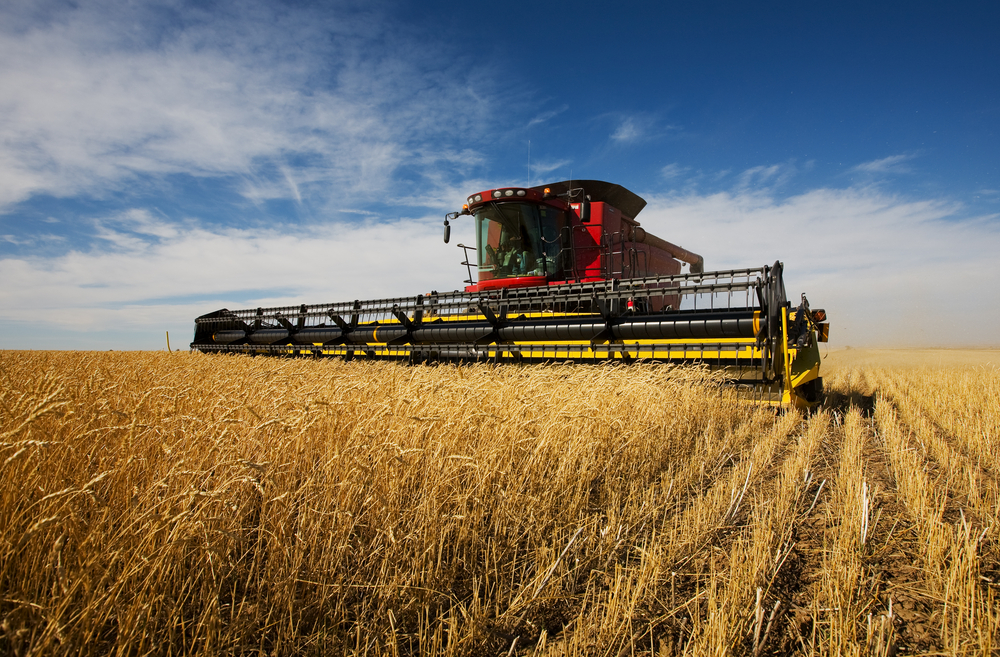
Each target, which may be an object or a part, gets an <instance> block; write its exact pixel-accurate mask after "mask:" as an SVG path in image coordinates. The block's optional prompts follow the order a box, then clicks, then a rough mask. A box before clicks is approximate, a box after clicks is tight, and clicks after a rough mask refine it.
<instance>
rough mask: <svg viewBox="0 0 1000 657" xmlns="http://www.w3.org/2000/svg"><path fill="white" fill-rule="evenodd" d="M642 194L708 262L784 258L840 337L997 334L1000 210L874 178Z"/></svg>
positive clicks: (669, 230) (892, 339)
mask: <svg viewBox="0 0 1000 657" xmlns="http://www.w3.org/2000/svg"><path fill="white" fill-rule="evenodd" d="M754 175H765V176H767V177H768V179H771V178H773V177H774V176H775V175H777V174H774V173H771V172H770V171H769V168H768V169H764V170H763V171H762V172H761V173H760V174H754ZM645 198H646V199H647V200H648V201H649V205H648V206H647V208H646V209H645V210H644V211H643V213H642V215H640V217H639V219H640V221H641V222H642V224H643V226H644V227H646V228H647V229H648V230H649V231H650V232H652V233H653V234H655V235H658V236H660V237H663V238H664V239H667V240H669V241H672V242H675V243H677V244H680V245H682V246H684V247H685V248H688V249H690V250H692V251H694V252H696V253H699V254H701V255H703V256H704V257H705V266H706V268H707V269H727V268H740V267H758V266H763V265H765V264H771V263H773V262H774V261H775V260H781V261H782V262H784V263H785V282H786V286H787V288H788V291H789V295H790V298H792V299H795V298H797V295H798V294H799V293H800V292H806V293H808V295H809V299H810V301H811V302H812V303H813V305H814V307H825V308H826V309H827V310H828V312H829V313H830V317H831V322H832V333H831V340H832V343H831V344H833V345H854V346H863V345H877V346H929V345H938V346H949V345H950V346H955V345H990V346H1000V344H998V340H997V336H996V331H995V329H994V327H995V326H997V325H998V322H1000V308H998V307H997V305H996V304H994V303H992V302H991V301H988V299H991V298H992V296H995V295H994V293H993V290H995V289H996V288H997V286H998V285H1000V265H998V264H997V262H998V261H997V259H996V253H998V252H1000V216H997V215H992V216H979V217H976V216H971V217H970V216H966V215H965V212H964V209H963V207H962V206H961V205H960V204H957V203H954V202H950V201H946V200H933V199H931V200H914V199H908V198H904V197H900V196H895V195H892V194H887V193H884V192H882V191H879V190H877V189H873V188H869V187H851V188H848V189H814V190H811V191H808V192H804V193H801V194H797V195H794V196H789V197H786V198H781V197H778V196H775V195H774V194H772V193H770V192H759V191H758V192H755V191H749V190H747V189H746V188H744V187H736V188H734V189H733V190H730V191H725V192H719V193H713V194H697V193H683V194H656V193H654V194H648V195H645ZM991 295H992V296H991Z"/></svg>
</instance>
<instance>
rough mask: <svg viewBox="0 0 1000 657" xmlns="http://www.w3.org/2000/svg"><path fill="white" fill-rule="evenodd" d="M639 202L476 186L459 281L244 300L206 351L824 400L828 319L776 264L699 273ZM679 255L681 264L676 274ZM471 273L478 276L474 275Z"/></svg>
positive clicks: (582, 184) (578, 186)
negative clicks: (633, 371) (509, 366)
mask: <svg viewBox="0 0 1000 657" xmlns="http://www.w3.org/2000/svg"><path fill="white" fill-rule="evenodd" d="M645 205H646V202H645V201H644V200H643V199H641V198H640V197H638V196H637V195H635V194H633V193H632V192H630V191H629V190H627V189H625V188H623V187H621V186H620V185H615V184H612V183H606V182H602V181H598V180H576V181H568V182H560V183H553V184H550V185H545V186H541V187H530V188H523V187H502V188H499V189H488V190H486V191H484V192H479V193H476V194H473V195H472V196H470V197H469V198H468V203H467V204H466V205H465V206H464V207H463V209H462V211H461V212H453V213H450V214H448V215H447V216H446V217H445V221H444V241H445V242H448V240H449V238H450V234H451V226H450V224H449V221H454V220H456V219H457V218H459V217H460V216H462V215H471V216H472V218H473V221H474V222H475V229H476V246H475V248H473V247H470V246H465V245H464V244H459V245H458V246H459V247H460V248H462V249H464V250H465V261H464V262H462V265H464V266H465V267H466V268H467V271H468V274H469V278H468V280H466V281H465V282H466V283H467V284H468V285H467V286H466V287H465V289H464V291H455V292H444V293H438V292H430V293H428V294H424V295H420V296H416V297H403V298H396V299H376V300H372V301H351V302H346V303H332V304H319V305H308V306H307V305H301V306H289V307H281V308H256V309H249V310H235V311H230V310H219V311H216V312H213V313H209V314H207V315H202V316H201V317H199V318H197V319H196V320H195V335H194V342H192V343H191V348H192V349H197V350H200V351H202V352H206V353H246V354H268V355H281V356H298V355H314V356H341V357H344V358H348V359H350V358H370V359H391V360H401V361H405V362H410V363H422V362H436V361H445V362H447V361H451V362H493V363H503V362H512V363H532V362H547V361H572V362H583V363H594V362H606V361H623V362H626V363H632V362H636V361H658V362H668V363H699V364H702V365H705V366H708V367H709V368H710V369H712V370H717V369H718V370H723V374H724V376H725V377H726V379H727V380H728V381H729V382H731V383H734V384H738V385H745V386H748V387H749V388H750V389H751V390H752V394H753V396H754V397H755V398H758V399H760V400H761V401H765V402H769V403H774V404H781V405H786V406H797V407H810V406H813V405H815V404H818V403H820V402H821V401H822V397H823V380H822V379H821V378H820V376H819V365H820V355H819V348H818V345H817V342H825V341H826V340H827V336H828V335H829V324H827V323H826V313H825V312H824V311H822V310H810V308H809V303H808V301H807V300H806V297H805V295H802V300H801V303H800V304H799V305H798V307H797V308H792V307H791V304H790V303H789V302H788V301H787V299H786V297H785V287H784V283H783V281H782V264H781V263H780V262H776V263H774V265H772V266H770V267H768V266H763V267H759V268H755V269H732V270H726V271H712V272H706V271H704V263H703V260H702V257H701V256H699V255H697V254H694V253H691V252H690V251H687V250H685V249H683V248H681V247H679V246H676V245H674V244H671V243H670V242H667V241H665V240H662V239H660V238H658V237H654V236H653V235H650V234H649V233H647V232H646V231H644V230H643V229H642V228H641V227H640V226H639V223H638V222H637V221H636V220H635V217H636V215H638V214H639V212H640V211H641V210H642V209H643V207H645ZM682 263H687V265H688V272H687V273H681V270H682ZM473 268H475V272H473Z"/></svg>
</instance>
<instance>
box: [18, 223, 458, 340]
mask: <svg viewBox="0 0 1000 657" xmlns="http://www.w3.org/2000/svg"><path fill="white" fill-rule="evenodd" d="M99 223H100V225H101V233H100V235H101V238H102V239H103V240H104V241H106V242H108V243H110V244H112V245H113V247H112V248H110V249H109V248H106V247H104V246H100V245H99V246H97V247H95V248H94V249H92V250H89V251H73V252H70V253H67V254H65V255H62V256H59V257H54V258H43V257H28V258H5V259H0V280H5V281H11V280H16V281H20V282H21V284H20V285H16V286H2V287H0V305H2V307H3V308H4V317H3V319H2V320H0V346H3V347H6V348H12V347H13V348H24V347H29V348H31V347H34V348H37V347H49V348H64V347H66V346H76V347H85V348H105V349H106V348H114V349H120V348H158V347H160V346H161V344H162V339H163V331H164V330H169V331H170V332H171V335H172V336H174V338H173V341H174V345H173V346H175V347H176V346H177V345H178V344H179V343H180V342H179V338H178V336H189V335H190V333H191V331H192V330H193V325H194V324H193V320H194V318H195V317H196V316H198V315H200V314H203V313H206V312H210V311H213V310H217V309H219V308H222V307H230V308H235V307H244V306H246V307H255V306H258V305H284V304H296V303H324V302H335V301H342V300H347V299H355V298H370V297H376V298H377V297H387V296H404V295H411V294H412V295H416V294H421V293H424V292H428V291H430V290H432V289H433V290H441V291H445V290H451V289H455V288H457V287H461V285H462V283H461V281H462V280H463V279H464V278H465V277H466V275H467V274H466V272H465V270H464V268H462V267H460V266H459V264H458V263H459V262H460V261H461V260H462V257H463V256H462V254H461V253H460V250H459V249H457V248H455V246H454V245H455V244H456V243H458V242H463V241H464V242H466V243H469V242H473V243H474V242H475V236H474V231H473V229H472V223H471V221H456V222H454V223H453V226H454V228H453V231H454V232H453V237H452V243H451V244H449V245H446V244H443V243H442V241H441V219H440V218H437V217H428V218H421V219H406V220H399V221H395V222H373V221H366V222H363V223H360V224H358V223H351V224H344V223H334V224H325V225H319V226H301V225H275V226H272V227H270V228H264V229H262V228H246V229H235V228H233V229H218V230H210V229H206V228H200V227H197V226H190V225H186V224H183V223H177V222H170V221H166V220H157V219H156V218H155V217H152V216H151V215H149V214H148V213H146V212H145V211H142V210H138V211H134V212H128V213H125V214H124V215H121V216H117V217H113V218H110V219H107V220H105V221H102V222H99ZM191 295H197V296H198V297H199V298H201V299H204V300H202V301H196V302H195V301H191V300H190V297H191ZM115 331H126V332H128V336H127V337H125V338H120V337H112V336H114V335H115V334H114V332H115Z"/></svg>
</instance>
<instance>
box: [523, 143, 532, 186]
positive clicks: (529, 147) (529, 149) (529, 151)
mask: <svg viewBox="0 0 1000 657" xmlns="http://www.w3.org/2000/svg"><path fill="white" fill-rule="evenodd" d="M524 186H525V187H531V140H530V139H529V140H528V180H527V182H525V183H524Z"/></svg>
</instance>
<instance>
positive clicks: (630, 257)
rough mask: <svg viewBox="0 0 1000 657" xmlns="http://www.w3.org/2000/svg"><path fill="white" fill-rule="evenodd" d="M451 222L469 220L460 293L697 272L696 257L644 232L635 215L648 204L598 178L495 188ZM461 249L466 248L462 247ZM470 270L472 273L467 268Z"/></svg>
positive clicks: (475, 196) (699, 260) (447, 233)
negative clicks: (468, 254)
mask: <svg viewBox="0 0 1000 657" xmlns="http://www.w3.org/2000/svg"><path fill="white" fill-rule="evenodd" d="M467 201H468V202H467V203H466V204H465V205H464V206H463V208H462V210H461V212H452V213H450V214H448V215H446V216H445V242H447V241H448V239H449V237H450V235H451V226H450V224H449V221H454V220H455V219H457V218H459V217H460V216H461V215H472V217H473V221H474V223H475V230H476V247H475V252H476V253H475V256H476V257H475V262H471V261H469V260H468V259H467V261H466V262H465V263H463V264H465V265H466V266H467V267H468V270H467V271H468V274H469V278H468V279H467V280H466V283H467V284H468V286H467V287H466V288H465V290H466V292H478V291H484V290H495V289H500V288H516V287H531V286H536V285H551V284H555V283H580V282H589V281H603V280H611V279H615V278H617V279H634V278H645V277H648V276H657V275H659V276H670V275H676V274H680V273H681V267H682V263H687V264H688V265H689V266H690V271H691V272H693V273H699V272H701V271H702V269H703V260H702V258H701V256H699V255H697V254H694V253H691V252H690V251H688V250H686V249H683V248H681V247H679V246H677V245H675V244H671V243H669V242H667V241H666V240H662V239H660V238H658V237H654V236H652V235H650V234H648V233H646V231H645V230H643V229H642V228H641V227H640V225H639V222H638V221H636V220H635V216H636V215H637V214H639V212H640V211H641V210H642V209H643V207H645V205H646V202H645V201H644V200H643V199H642V198H640V197H639V196H637V195H636V194H633V193H632V192H630V191H629V190H627V189H625V188H624V187H622V186H621V185H615V184H612V183H607V182H604V181H600V180H577V181H563V182H558V183H551V184H549V185H543V186H540V187H527V188H521V187H501V188H498V189H488V190H486V191H483V192H479V193H476V194H473V195H471V196H469V198H468V199H467ZM460 246H462V248H469V249H471V247H465V246H464V245H460ZM473 265H474V266H475V268H476V271H475V274H473V271H472V267H473Z"/></svg>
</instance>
